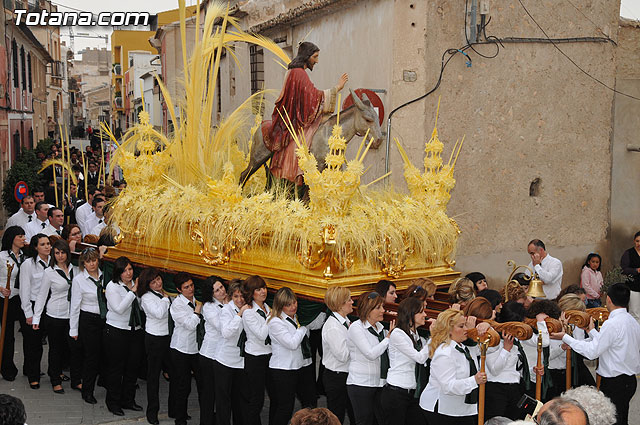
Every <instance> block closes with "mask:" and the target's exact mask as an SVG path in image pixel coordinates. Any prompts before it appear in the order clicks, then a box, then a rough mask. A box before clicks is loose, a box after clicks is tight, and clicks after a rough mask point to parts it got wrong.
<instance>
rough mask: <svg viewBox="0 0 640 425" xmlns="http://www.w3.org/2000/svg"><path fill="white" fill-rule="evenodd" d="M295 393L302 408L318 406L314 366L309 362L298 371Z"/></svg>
mask: <svg viewBox="0 0 640 425" xmlns="http://www.w3.org/2000/svg"><path fill="white" fill-rule="evenodd" d="M296 395H297V396H298V400H300V404H301V405H302V408H303V409H304V408H306V407H308V408H310V409H315V408H316V407H318V395H317V393H316V368H315V366H314V365H313V363H311V364H310V365H309V366H305V367H303V368H302V369H300V371H299V376H298V384H297V388H296Z"/></svg>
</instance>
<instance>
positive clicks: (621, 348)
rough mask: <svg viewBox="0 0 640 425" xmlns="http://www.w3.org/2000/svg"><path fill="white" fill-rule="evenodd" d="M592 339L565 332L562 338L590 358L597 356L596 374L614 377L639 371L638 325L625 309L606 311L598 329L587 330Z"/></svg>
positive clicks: (639, 345) (639, 332)
mask: <svg viewBox="0 0 640 425" xmlns="http://www.w3.org/2000/svg"><path fill="white" fill-rule="evenodd" d="M589 336H591V338H592V339H591V340H590V341H589V340H584V341H579V340H577V339H575V338H573V337H570V336H569V335H565V336H564V337H563V338H562V341H563V342H564V343H565V344H567V345H568V346H570V347H571V349H572V350H574V351H576V352H577V353H579V354H582V355H583V356H585V357H586V358H588V359H589V360H593V359H596V358H600V363H599V365H598V369H597V372H598V375H600V376H602V377H604V378H615V377H616V376H620V375H637V374H638V373H640V325H639V324H638V322H637V321H636V320H635V319H634V318H633V316H631V315H630V314H629V313H628V312H627V310H626V309H625V308H617V309H615V310H613V311H612V312H611V313H610V314H609V318H608V319H607V320H606V321H605V322H604V323H603V324H602V327H601V328H600V332H598V331H596V330H595V329H594V330H592V331H591V332H589Z"/></svg>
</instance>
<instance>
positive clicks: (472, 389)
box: [420, 309, 488, 425]
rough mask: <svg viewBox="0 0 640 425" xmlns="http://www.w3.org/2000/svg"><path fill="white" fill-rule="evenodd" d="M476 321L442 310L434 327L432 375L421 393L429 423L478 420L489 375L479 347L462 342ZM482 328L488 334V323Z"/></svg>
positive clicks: (459, 424)
mask: <svg viewBox="0 0 640 425" xmlns="http://www.w3.org/2000/svg"><path fill="white" fill-rule="evenodd" d="M474 324H475V318H469V319H467V320H466V319H465V317H464V316H463V314H462V312H461V311H459V310H453V309H449V310H445V311H443V312H442V313H440V314H439V315H438V319H437V320H436V321H435V323H434V324H433V325H432V326H431V341H430V342H429V355H430V356H431V359H432V360H431V374H430V376H429V383H428V384H427V387H426V388H425V390H424V391H423V392H422V395H421V396H420V407H421V408H422V409H423V410H425V416H426V419H427V423H429V424H438V425H449V424H451V425H454V424H455V425H472V424H475V422H476V415H477V414H478V400H477V394H478V391H477V390H478V385H479V384H484V383H486V382H487V375H486V373H483V372H478V370H479V365H478V358H479V355H480V350H479V349H478V347H477V346H473V347H467V346H465V345H463V344H462V343H463V342H464V341H466V339H467V329H468V328H471V327H473V325H474ZM481 325H484V327H482V326H481ZM478 327H479V328H478V330H479V331H480V332H481V333H484V332H486V330H487V328H488V325H486V324H485V323H481V324H480V325H478Z"/></svg>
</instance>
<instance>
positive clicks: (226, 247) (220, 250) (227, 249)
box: [189, 220, 238, 266]
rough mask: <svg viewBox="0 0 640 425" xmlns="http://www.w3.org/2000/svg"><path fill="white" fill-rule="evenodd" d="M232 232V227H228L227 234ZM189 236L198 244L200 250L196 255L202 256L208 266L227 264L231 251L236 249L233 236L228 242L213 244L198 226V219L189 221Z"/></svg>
mask: <svg viewBox="0 0 640 425" xmlns="http://www.w3.org/2000/svg"><path fill="white" fill-rule="evenodd" d="M232 232H233V228H230V229H229V234H231V233H232ZM189 236H190V237H191V240H192V241H196V242H197V243H198V244H199V245H200V252H198V255H200V257H201V258H202V261H204V262H205V263H207V264H208V265H210V266H219V265H223V264H227V263H228V262H229V260H230V259H231V253H232V252H233V251H235V250H236V249H238V244H237V241H235V240H234V239H233V238H229V239H230V240H231V242H230V243H228V244H226V243H222V244H215V243H213V242H212V241H211V240H209V237H208V236H207V234H206V233H205V232H203V231H202V229H201V227H200V221H199V220H196V221H190V222H189Z"/></svg>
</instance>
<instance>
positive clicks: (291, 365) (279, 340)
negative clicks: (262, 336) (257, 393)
mask: <svg viewBox="0 0 640 425" xmlns="http://www.w3.org/2000/svg"><path fill="white" fill-rule="evenodd" d="M287 317H289V316H287V315H286V314H285V313H284V312H283V313H282V314H280V317H271V318H270V319H269V322H268V325H269V337H270V338H271V353H272V354H271V359H270V360H269V367H270V368H271V369H284V370H298V369H301V368H303V367H305V366H309V365H310V364H311V359H310V358H309V359H305V358H303V357H302V349H301V347H300V344H302V340H303V339H304V337H305V335H308V334H309V329H307V327H306V326H300V327H299V328H296V327H295V326H294V325H292V324H291V323H289V322H288V321H287ZM293 320H294V321H296V323H297V317H296V318H294V319H293Z"/></svg>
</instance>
